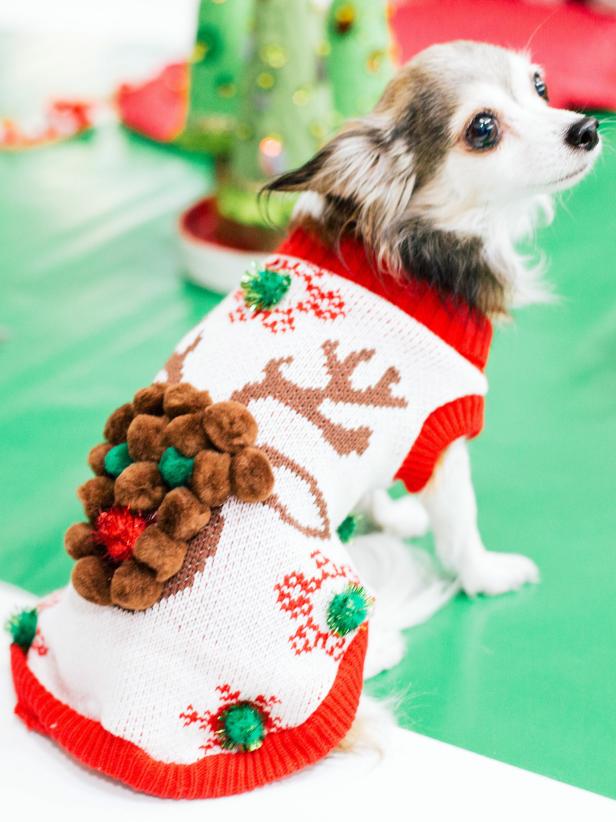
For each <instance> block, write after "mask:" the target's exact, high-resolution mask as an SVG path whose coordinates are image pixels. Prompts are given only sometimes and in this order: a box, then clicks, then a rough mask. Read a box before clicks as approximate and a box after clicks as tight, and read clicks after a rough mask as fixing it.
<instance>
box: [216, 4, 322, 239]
mask: <svg viewBox="0 0 616 822" xmlns="http://www.w3.org/2000/svg"><path fill="white" fill-rule="evenodd" d="M255 12H256V17H255V21H256V23H255V30H254V36H253V41H252V48H251V55H250V61H249V63H248V65H247V67H246V72H245V76H244V82H243V84H242V86H241V101H240V111H239V118H238V126H237V129H236V132H235V141H234V143H233V146H232V150H231V156H230V162H229V165H228V167H227V169H226V179H225V180H224V181H223V183H222V185H221V186H220V189H219V194H218V208H219V211H220V213H221V214H222V215H223V217H226V218H229V219H232V220H234V221H236V222H239V223H243V224H246V225H263V223H264V218H263V214H262V210H261V209H260V208H259V207H258V204H257V199H256V194H257V192H258V190H259V189H260V188H261V186H262V185H263V183H264V182H265V181H266V180H267V179H268V178H270V177H272V176H274V175H277V174H279V173H281V172H283V171H285V170H286V169H289V168H292V167H294V166H298V165H301V164H302V163H304V162H305V161H306V160H307V159H308V158H309V157H310V156H311V155H312V154H314V152H315V151H316V150H317V149H318V148H319V147H320V145H321V144H322V143H323V142H324V140H325V139H326V137H327V136H328V135H329V134H330V132H331V129H332V126H333V108H332V99H331V92H330V89H329V87H328V85H327V83H326V78H325V58H326V54H327V48H328V47H327V43H326V41H325V36H324V35H325V26H324V20H323V14H322V9H321V7H320V6H319V5H318V4H316V3H315V2H313V0H255ZM272 207H273V209H274V213H270V217H271V219H272V220H273V221H274V222H276V223H282V222H284V219H285V217H287V216H288V210H289V204H288V201H282V200H277V201H276V203H274V202H273V201H272Z"/></svg>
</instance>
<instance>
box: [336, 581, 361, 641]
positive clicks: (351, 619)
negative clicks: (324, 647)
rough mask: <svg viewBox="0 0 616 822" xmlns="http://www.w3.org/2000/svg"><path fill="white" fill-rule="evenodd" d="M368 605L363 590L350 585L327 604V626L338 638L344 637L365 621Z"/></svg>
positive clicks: (358, 586) (353, 584)
mask: <svg viewBox="0 0 616 822" xmlns="http://www.w3.org/2000/svg"><path fill="white" fill-rule="evenodd" d="M369 605H370V601H369V599H368V595H367V594H366V591H365V589H364V588H362V586H361V585H356V584H355V583H351V584H350V585H348V586H347V587H346V588H345V590H344V591H342V593H340V594H336V596H335V597H334V598H333V599H332V601H331V602H330V603H329V608H328V609H327V625H328V626H329V628H330V630H332V631H333V632H334V633H335V634H338V636H346V635H347V634H350V633H351V631H354V630H355V629H356V628H359V626H360V625H361V624H362V622H364V621H365V620H366V617H367V616H368V607H369Z"/></svg>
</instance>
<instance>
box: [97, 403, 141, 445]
mask: <svg viewBox="0 0 616 822" xmlns="http://www.w3.org/2000/svg"><path fill="white" fill-rule="evenodd" d="M133 416H134V413H133V406H132V403H130V402H127V403H125V404H124V405H121V406H120V407H119V408H116V410H115V411H114V412H113V414H112V415H111V416H110V417H109V419H108V420H107V422H106V423H105V429H104V431H103V435H104V437H105V439H106V440H107V442H110V443H111V444H112V445H119V444H120V443H121V442H126V432H127V431H128V426H129V425H130V424H131V421H132V419H133Z"/></svg>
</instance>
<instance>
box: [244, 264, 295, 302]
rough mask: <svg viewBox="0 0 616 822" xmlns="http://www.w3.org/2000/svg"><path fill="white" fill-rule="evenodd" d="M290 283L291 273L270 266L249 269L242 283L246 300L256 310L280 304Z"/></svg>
mask: <svg viewBox="0 0 616 822" xmlns="http://www.w3.org/2000/svg"><path fill="white" fill-rule="evenodd" d="M290 285H291V277H290V275H289V274H281V273H280V272H279V271H271V270H270V269H269V268H259V269H257V270H255V271H247V272H246V274H245V275H244V277H243V278H242V283H241V286H242V291H243V292H244V301H245V303H246V305H248V306H250V308H253V309H254V310H255V311H267V310H268V309H270V308H273V307H274V306H275V305H278V303H279V302H280V300H282V298H283V297H284V295H285V294H286V293H287V291H288V290H289V287H290Z"/></svg>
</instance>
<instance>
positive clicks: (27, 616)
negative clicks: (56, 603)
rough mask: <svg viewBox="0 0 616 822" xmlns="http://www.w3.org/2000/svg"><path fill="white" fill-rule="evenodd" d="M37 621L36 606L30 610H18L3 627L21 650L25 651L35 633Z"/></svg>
mask: <svg viewBox="0 0 616 822" xmlns="http://www.w3.org/2000/svg"><path fill="white" fill-rule="evenodd" d="M37 623H38V613H37V610H36V608H33V609H32V610H31V611H20V612H19V613H17V614H14V615H13V616H12V617H10V619H9V620H8V622H7V623H6V626H5V627H6V630H7V631H8V632H9V634H10V635H11V637H12V638H13V642H14V643H15V644H16V645H19V647H20V648H21V649H22V650H24V651H27V650H28V648H29V647H30V645H32V640H33V639H34V635H35V634H36V625H37Z"/></svg>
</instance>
